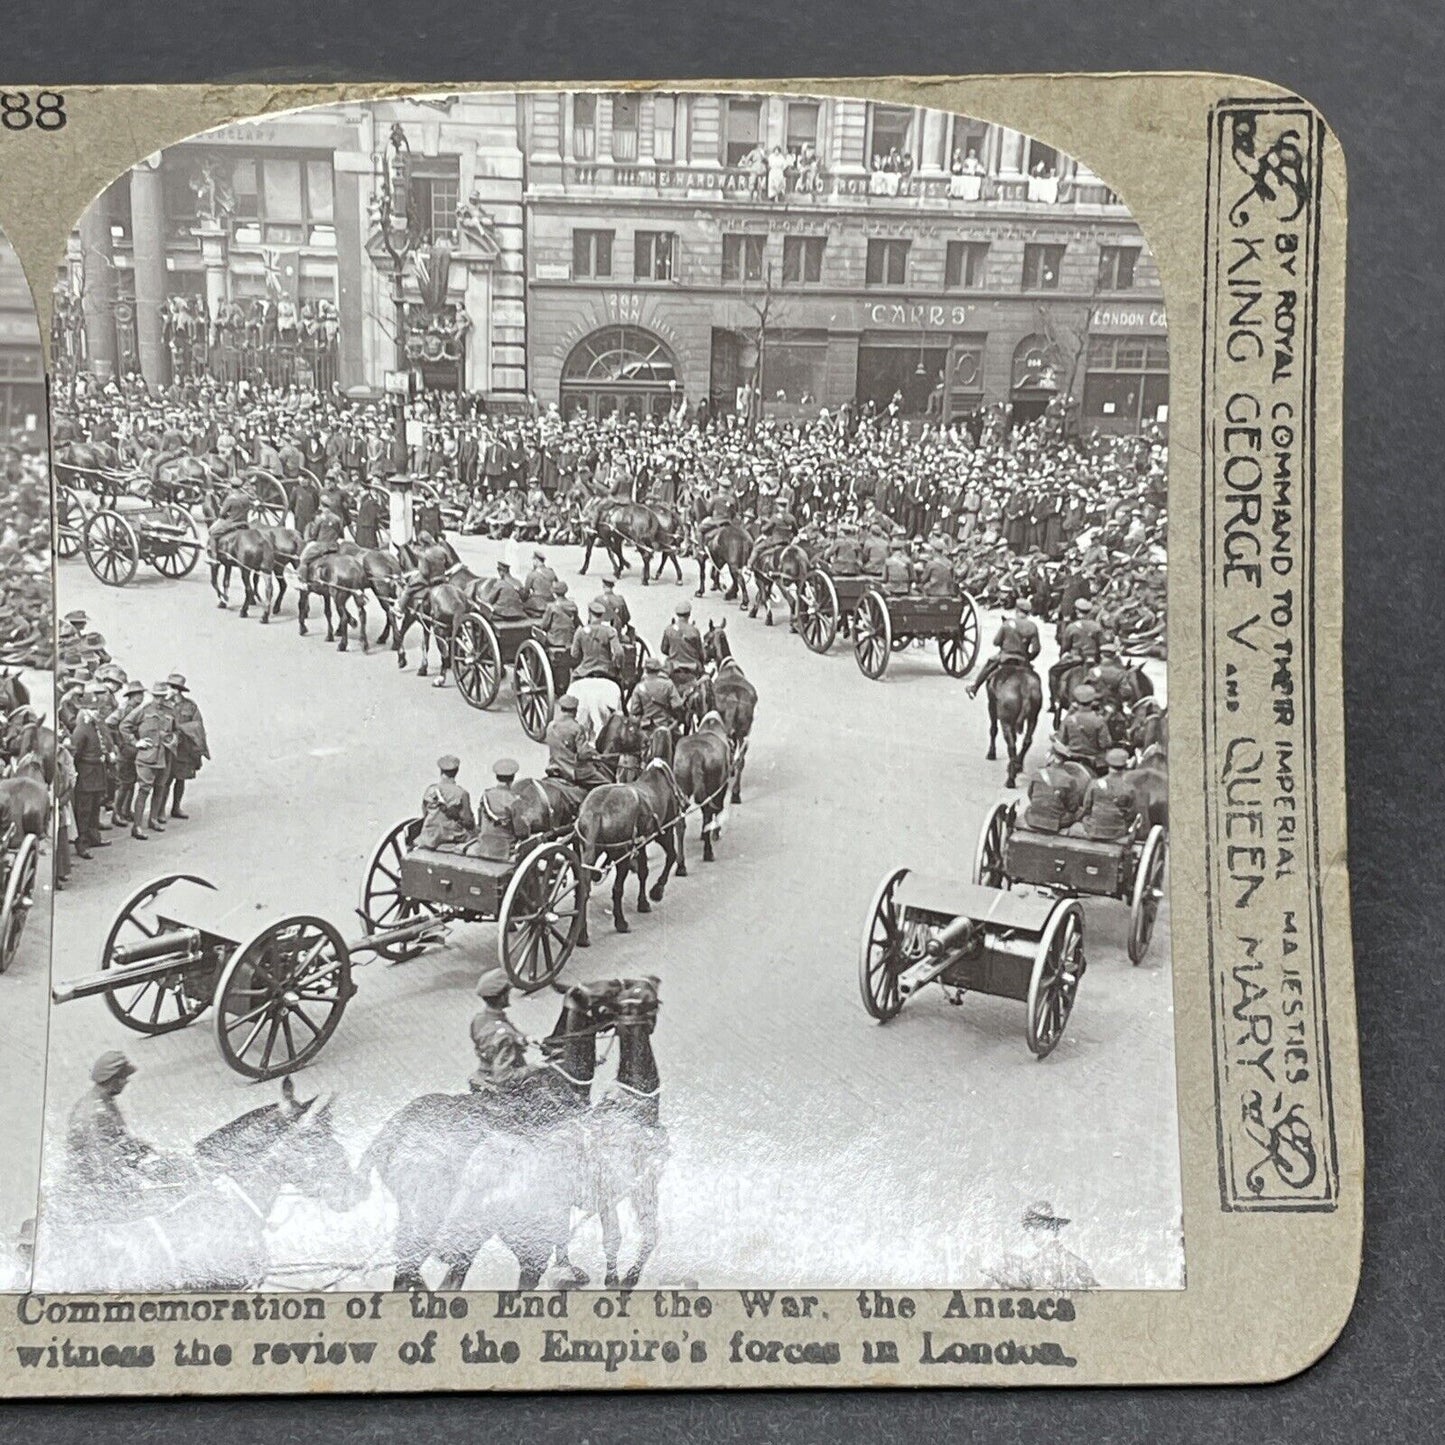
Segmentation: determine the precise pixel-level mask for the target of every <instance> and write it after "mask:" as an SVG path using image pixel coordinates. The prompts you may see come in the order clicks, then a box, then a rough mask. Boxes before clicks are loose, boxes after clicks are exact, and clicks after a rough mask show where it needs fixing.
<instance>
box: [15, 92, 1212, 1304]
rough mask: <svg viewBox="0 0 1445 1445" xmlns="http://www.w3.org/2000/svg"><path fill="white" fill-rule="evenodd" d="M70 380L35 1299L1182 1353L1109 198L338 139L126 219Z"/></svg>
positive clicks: (853, 139)
mask: <svg viewBox="0 0 1445 1445" xmlns="http://www.w3.org/2000/svg"><path fill="white" fill-rule="evenodd" d="M1139 143H1140V144H1141V145H1143V144H1146V143H1147V137H1146V136H1145V135H1143V134H1141V137H1140V142H1139ZM0 275H3V272H0ZM21 291H23V283H22V284H21V288H20V291H17V292H15V297H16V304H17V306H18V304H19V299H18V298H19V296H20V293H21ZM25 294H26V299H28V293H25ZM10 295H11V293H10V291H9V290H6V291H5V292H4V293H3V296H0V299H3V300H4V301H5V302H6V304H7V305H8V304H9V300H10ZM8 315H10V313H9V312H8V311H7V312H6V313H4V316H8ZM4 316H0V322H3V321H4ZM5 324H6V325H7V326H8V325H9V323H8V322H6V323H5ZM51 335H52V343H53V344H52V371H51V378H50V406H51V412H50V423H51V447H52V469H53V476H54V482H55V488H56V491H55V519H56V520H55V545H56V551H57V553H58V562H57V567H56V577H57V581H56V589H57V590H56V615H57V617H58V619H59V621H58V623H57V633H58V637H57V649H58V650H57V654H56V656H57V659H58V661H57V673H56V692H55V696H56V705H55V707H56V720H57V721H56V732H55V735H54V736H53V737H52V735H51V734H50V733H49V732H48V731H47V730H46V728H45V722H46V719H45V718H44V716H43V709H41V710H40V711H39V714H38V715H37V712H36V710H35V709H36V704H35V702H34V697H35V695H36V693H37V683H36V678H37V676H38V674H37V673H36V672H35V671H34V669H35V668H36V667H37V666H38V665H39V663H38V661H37V660H35V655H34V654H30V655H27V656H26V657H21V656H20V654H19V653H17V654H16V657H15V659H14V661H15V663H16V665H22V664H23V666H24V667H25V669H26V671H25V677H26V680H27V682H28V685H29V687H30V690H31V696H32V701H31V704H30V707H31V711H30V712H29V713H28V714H25V713H19V712H11V713H10V714H9V721H8V723H7V725H6V726H7V733H6V755H7V758H9V759H13V761H10V762H7V765H6V766H7V768H9V769H11V770H12V771H14V772H15V773H17V774H19V775H26V776H28V775H29V773H31V772H33V771H34V770H35V769H36V768H37V767H39V766H41V765H42V764H43V766H44V767H45V768H47V769H50V770H53V772H54V774H55V776H56V778H57V780H58V786H59V791H58V796H57V801H58V803H59V807H58V809H57V820H56V840H57V841H56V859H57V865H58V869H59V874H58V876H59V877H60V878H63V880H64V891H63V892H62V893H61V895H60V897H59V898H58V900H57V905H56V909H55V917H54V933H55V949H54V960H53V965H52V969H51V979H50V985H51V1001H50V1008H49V1017H48V1023H47V1022H46V1020H45V1019H44V1018H41V1019H40V1020H39V1021H38V1022H32V1023H30V1024H26V1025H25V1028H26V1037H27V1038H29V1039H31V1040H33V1039H34V1038H36V1037H37V1036H43V1032H44V1030H45V1029H46V1028H48V1038H49V1043H48V1060H47V1063H46V1090H45V1104H44V1149H43V1159H42V1166H41V1198H40V1204H39V1209H38V1213H37V1212H36V1211H33V1210H32V1211H31V1212H30V1214H26V1215H25V1216H24V1217H23V1218H20V1217H16V1216H18V1215H19V1210H18V1204H17V1207H16V1208H7V1214H6V1216H5V1218H4V1220H0V1224H3V1225H4V1226H5V1227H7V1228H10V1227H12V1225H13V1226H14V1228H15V1229H16V1230H17V1231H18V1230H21V1229H23V1230H24V1231H25V1232H24V1235H23V1247H24V1250H25V1251H26V1253H27V1254H28V1252H29V1251H30V1250H31V1249H32V1248H33V1252H34V1271H35V1273H34V1283H35V1288H36V1289H37V1290H44V1291H49V1292H61V1291H70V1292H82V1293H84V1292H97V1291H117V1290H133V1291H152V1292H167V1291H204V1290H219V1289H226V1290H266V1291H281V1290H303V1291H308V1292H312V1291H317V1292H319V1291H326V1290H345V1291H358V1290H374V1289H390V1288H393V1287H396V1288H408V1287H419V1286H421V1285H426V1286H428V1287H430V1288H449V1289H458V1288H462V1287H464V1286H465V1287H469V1288H472V1289H515V1288H518V1287H519V1286H520V1287H521V1288H532V1287H535V1286H538V1285H539V1284H540V1285H545V1286H553V1287H567V1286H582V1285H586V1284H588V1283H591V1284H593V1285H597V1286H601V1285H603V1284H607V1285H619V1284H620V1285H622V1286H624V1287H632V1286H636V1285H643V1286H648V1287H655V1288H663V1287H667V1286H676V1287H679V1288H694V1289H695V1288H704V1289H705V1288H710V1287H716V1288H724V1287H734V1288H740V1289H748V1288H762V1287H767V1288H788V1287H790V1286H797V1287H800V1288H801V1287H813V1288H839V1289H859V1288H862V1287H864V1286H867V1287H870V1288H873V1287H890V1286H892V1287H897V1286H912V1287H915V1288H920V1289H925V1288H940V1289H947V1288H963V1287H969V1288H977V1289H985V1288H999V1289H1015V1290H1055V1291H1057V1290H1087V1289H1101V1290H1177V1289H1181V1288H1182V1287H1183V1285H1184V1282H1185V1260H1186V1241H1185V1227H1184V1219H1183V1210H1182V1194H1181V1178H1180V1146H1179V1129H1178V1101H1177V1093H1176V1075H1175V1053H1174V1049H1175V1033H1174V1007H1173V997H1174V994H1173V975H1172V967H1173V959H1172V955H1171V938H1170V907H1169V882H1170V865H1169V817H1168V811H1169V804H1168V734H1169V726H1168V661H1167V655H1166V652H1167V650H1166V597H1167V577H1168V564H1167V557H1168V554H1167V548H1168V510H1167V505H1168V495H1167V470H1168V446H1169V420H1170V350H1169V334H1168V325H1167V319H1166V308H1165V296H1164V292H1163V288H1162V284H1161V281H1160V275H1159V270H1158V267H1157V265H1156V262H1155V258H1154V255H1153V254H1152V252H1151V249H1150V242H1149V238H1148V237H1147V236H1146V235H1145V234H1144V233H1143V231H1142V230H1141V229H1140V227H1139V225H1138V224H1137V222H1136V220H1135V218H1134V216H1133V214H1132V213H1131V211H1130V209H1129V206H1128V204H1127V197H1124V196H1121V195H1119V194H1117V193H1116V192H1115V191H1114V190H1113V189H1111V186H1110V182H1109V178H1108V177H1107V176H1105V175H1098V174H1095V173H1094V172H1093V171H1092V170H1091V169H1090V168H1089V166H1088V165H1087V164H1086V163H1085V160H1084V159H1082V158H1081V157H1078V156H1075V155H1072V154H1068V153H1066V152H1065V151H1064V150H1061V149H1059V148H1057V147H1056V146H1055V145H1053V144H1052V143H1051V142H1050V138H1049V136H1048V135H1046V134H1040V135H1031V134H1024V133H1022V132H1020V131H1018V130H1014V129H1010V128H1008V127H1007V126H1004V125H1001V124H997V123H995V122H993V121H991V120H989V119H987V118H986V117H981V116H970V115H963V114H950V113H946V112H944V111H939V110H931V109H926V108H922V107H918V106H902V105H896V104H887V103H883V102H881V101H869V100H862V99H850V98H847V97H842V96H828V97H819V96H812V95H807V94H776V93H772V94H761V93H742V92H729V91H718V90H704V91H697V92H691V93H689V92H666V93H664V92H661V91H657V90H598V91H519V92H503V91H490V92H477V93H443V94H419V95H416V96H413V97H408V98H405V99H400V100H385V101H380V100H378V101H365V102H362V101H357V102H351V103H338V104H332V105H327V106H323V107H318V108H315V109H309V110H299V111H291V112H286V113H280V114H274V115H268V116H267V117H265V118H264V119H259V120H255V121H246V122H237V123H234V124H230V125H227V126H224V127H222V128H220V129H217V130H211V131H207V132H204V133H202V134H199V135H195V136H193V137H191V138H189V139H187V140H185V141H183V142H181V143H178V144H175V145H173V146H170V147H168V148H166V149H163V150H160V151H157V152H155V153H153V154H151V155H149V156H147V157H146V158H145V159H143V160H141V161H140V162H139V163H137V164H135V165H134V166H133V167H132V168H131V169H130V170H129V171H127V172H126V173H125V174H123V175H120V176H118V177H116V178H115V179H114V180H113V182H112V183H111V184H109V185H108V186H107V187H106V189H105V190H104V191H103V192H102V193H101V194H100V195H98V196H97V197H96V198H95V200H94V201H93V203H92V204H91V205H90V206H89V207H88V208H87V209H86V210H85V212H84V214H82V215H80V216H78V217H77V218H76V221H75V225H74V229H73V231H72V233H71V236H70V241H69V245H68V249H67V253H66V257H65V260H64V264H63V266H62V267H61V268H60V271H59V274H57V276H56V277H55V292H54V309H53V323H52V328H51ZM3 339H4V341H5V343H6V344H5V346H4V349H3V351H0V356H3V355H4V354H5V353H7V352H10V351H12V350H13V351H14V352H15V355H14V356H13V357H12V358H11V359H10V360H9V362H8V363H7V365H8V368H9V369H8V371H7V373H6V379H5V382H4V384H3V385H0V408H3V411H0V418H3V419H4V420H5V421H6V422H7V424H8V427H9V436H10V437H11V438H12V446H11V449H10V452H9V453H7V462H6V466H7V485H6V497H7V505H9V506H11V507H12V508H15V507H17V506H19V505H20V502H19V501H17V498H21V499H24V498H31V497H32V492H31V490H30V487H29V483H30V480H31V479H32V478H34V477H35V476H38V475H39V474H40V469H41V468H43V465H44V463H43V456H42V454H41V452H40V445H41V443H40V439H41V438H42V437H43V431H44V429H43V426H40V427H30V426H29V425H28V424H29V422H30V420H31V413H30V411H28V410H27V409H26V408H27V405H28V401H27V398H31V396H32V391H33V400H34V404H35V405H36V406H38V405H39V398H40V397H41V396H42V395H43V388H42V386H41V383H40V380H39V370H38V363H37V367H36V372H35V382H34V385H33V387H31V386H30V384H29V383H28V382H27V381H26V380H25V377H26V375H27V374H28V373H25V363H24V362H23V361H22V359H21V356H20V350H21V348H17V347H12V346H11V345H10V344H9V341H10V332H9V331H8V330H7V331H6V332H5V334H4V337H3ZM27 438H30V440H27ZM27 505H28V503H27ZM12 532H13V541H12ZM48 533H49V528H48V519H46V518H43V517H42V518H40V519H39V520H38V521H37V522H36V524H35V526H34V527H32V528H30V529H29V531H26V529H25V528H23V527H21V525H20V524H19V523H18V522H16V523H14V524H13V525H12V526H11V527H7V531H6V534H5V545H6V547H7V548H8V549H12V550H11V551H9V552H7V557H6V568H7V616H6V618H5V619H4V626H5V628H6V629H7V636H8V635H9V630H12V624H13V630H14V631H15V632H16V633H17V635H19V634H21V633H23V634H24V636H25V637H27V638H31V640H32V641H36V645H37V646H38V639H40V638H41V637H42V635H44V636H45V637H46V647H47V648H48V646H49V643H48V634H44V633H43V629H44V628H45V626H46V625H47V622H46V619H45V616H44V613H43V609H41V608H38V607H33V608H32V607H29V606H28V604H27V603H26V601H25V599H26V598H28V597H29V595H30V594H29V592H25V593H24V594H23V596H22V595H21V594H20V593H19V592H16V593H14V594H12V592H11V590H10V583H9V581H8V576H9V572H10V570H11V569H19V571H20V572H21V573H22V574H23V576H24V577H26V578H28V577H30V576H32V575H35V576H47V577H48V571H47V570H46V569H47V567H48V556H47V552H46V546H47V543H48V540H49V535H48ZM12 595H13V597H14V599H15V600H14V601H13V602H12ZM9 614H14V616H11V615H9ZM27 627H29V628H30V629H31V631H30V632H26V631H25V629H26V628H27ZM6 646H7V647H8V646H9V644H8V643H7V644H6ZM6 661H7V662H9V661H10V657H9V654H8V653H7V654H6ZM11 672H13V668H12V669H9V670H8V671H7V682H6V683H5V686H7V687H11V688H12V689H15V688H18V686H19V684H18V682H15V681H10V680H9V674H10V673H11ZM12 704H13V706H15V707H17V708H23V707H24V706H25V704H24V698H23V695H22V694H21V693H20V692H19V691H15V692H13V695H12ZM17 716H21V717H24V718H25V719H26V722H25V726H22V727H20V728H18V729H17V727H16V725H15V719H16V717H17ZM17 734H18V737H17ZM48 775H49V774H48V773H47V776H48ZM6 786H15V785H14V784H9V783H7V784H6ZM67 790H68V791H67ZM10 829H11V832H10V834H7V842H6V859H7V866H8V868H9V869H10V872H11V876H12V877H13V876H14V874H15V870H16V869H17V868H19V869H20V870H21V872H22V875H23V869H24V866H25V864H26V859H27V858H28V857H30V856H31V855H30V854H27V852H26V848H27V847H28V842H27V841H25V836H26V835H25V829H24V828H23V827H22V828H20V829H18V830H17V829H16V826H15V823H14V820H13V818H12V820H11V824H10ZM11 834H13V835H14V837H12V836H11ZM17 838H18V839H21V840H22V841H19V842H17V841H16V839H17ZM30 866H31V868H32V873H33V864H31V865H30ZM21 891H22V893H25V894H26V901H27V902H28V900H29V892H28V890H27V889H25V888H24V887H22V890H21ZM7 897H8V894H7ZM39 911H40V910H38V909H37V917H36V918H35V920H34V921H33V923H32V927H31V929H30V930H28V931H27V933H26V936H25V940H24V945H23V947H22V949H21V952H20V955H19V959H20V967H21V972H22V977H33V976H35V975H38V974H41V973H43V968H44V965H43V962H42V961H40V960H35V961H33V962H32V963H31V965H30V966H28V967H26V966H25V964H24V960H25V949H26V948H28V947H29V946H30V944H31V942H32V939H33V938H34V937H35V936H36V935H38V934H39V932H40V931H41V930H40V929H39V928H38V927H37V926H36V925H38V924H39V917H38V914H39ZM8 927H9V925H8V924H7V930H8ZM9 936H10V935H9V932H8V931H7V932H6V933H5V938H6V939H7V940H8V938H9ZM13 971H14V969H13V968H12V972H13ZM11 982H12V980H11V979H10V978H9V977H6V978H3V979H0V997H3V996H4V995H5V994H7V993H8V992H9V987H10V984H11ZM42 1008H43V1000H42ZM5 1015H6V1016H5V1024H4V1027H6V1028H7V1029H10V1028H19V1027H20V1026H21V1025H22V1023H23V1020H22V1019H20V1018H19V1017H18V1016H15V1017H12V1016H11V1014H10V1011H9V1010H6V1011H5ZM37 1031H39V1033H37ZM13 1087H16V1085H15V1084H14V1083H13V1082H12V1088H13ZM32 1117H33V1114H32ZM23 1118H24V1114H23V1111H20V1110H12V1111H11V1121H12V1122H11V1127H18V1126H19V1122H20V1121H22V1120H23ZM12 1157H14V1156H13V1155H12ZM32 1197H33V1190H32ZM11 1202H12V1201H10V1200H7V1206H9V1205H10V1204H11ZM31 1215H34V1217H33V1218H32V1217H31ZM16 1237H17V1239H18V1238H20V1237H21V1236H20V1235H18V1234H17V1236H16Z"/></svg>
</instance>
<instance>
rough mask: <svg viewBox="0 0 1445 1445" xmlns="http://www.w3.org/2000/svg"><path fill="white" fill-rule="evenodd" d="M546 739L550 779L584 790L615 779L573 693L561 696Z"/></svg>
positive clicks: (544, 740)
mask: <svg viewBox="0 0 1445 1445" xmlns="http://www.w3.org/2000/svg"><path fill="white" fill-rule="evenodd" d="M608 631H611V629H610V628H609V629H608ZM542 741H543V742H545V743H546V745H547V776H548V777H549V778H557V779H559V780H560V781H561V782H564V783H571V784H572V786H573V787H576V788H583V789H587V788H595V787H598V786H600V785H601V784H602V783H610V782H611V781H612V779H611V777H610V776H609V775H608V773H607V769H606V766H605V765H604V763H603V761H602V756H601V754H600V753H598V751H597V749H596V748H595V747H593V745H592V740H591V738H589V737H588V736H587V730H586V729H585V728H584V727H583V726H582V724H581V723H579V722H578V721H577V699H576V698H575V697H572V696H571V695H570V694H569V695H568V696H566V697H562V698H558V700H557V716H556V717H554V718H553V719H552V721H551V722H550V723H548V724H547V733H546V736H545V737H544V738H543V739H542Z"/></svg>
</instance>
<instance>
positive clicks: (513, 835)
mask: <svg viewBox="0 0 1445 1445" xmlns="http://www.w3.org/2000/svg"><path fill="white" fill-rule="evenodd" d="M517 767H518V765H517V761H516V759H515V758H498V759H497V761H496V762H495V763H493V764H492V772H493V774H494V775H495V777H496V780H497V781H496V782H495V783H494V784H493V785H492V786H491V787H490V788H487V789H485V790H484V791H483V793H482V796H481V806H480V807H479V808H478V809H477V831H476V833H475V834H474V835H473V837H472V838H471V840H470V841H469V842H468V843H467V844H466V846H465V847H464V848H463V849H462V852H464V853H465V854H466V855H467V856H468V857H469V858H491V859H493V860H495V861H497V862H505V861H506V860H507V859H508V858H510V857H511V856H512V854H513V853H514V852H515V851H516V847H517V843H518V841H519V840H518V837H517V832H516V826H515V824H514V822H513V819H512V805H513V804H514V803H515V802H516V801H517V790H516V788H515V787H514V786H513V785H514V784H515V782H516V779H517Z"/></svg>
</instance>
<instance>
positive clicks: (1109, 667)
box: [1088, 638, 1129, 707]
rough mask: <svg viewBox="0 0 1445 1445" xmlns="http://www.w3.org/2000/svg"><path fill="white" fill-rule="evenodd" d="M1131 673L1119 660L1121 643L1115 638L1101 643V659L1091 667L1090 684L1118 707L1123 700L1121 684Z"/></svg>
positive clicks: (1100, 694) (1089, 673)
mask: <svg viewBox="0 0 1445 1445" xmlns="http://www.w3.org/2000/svg"><path fill="white" fill-rule="evenodd" d="M1128 675H1129V669H1128V668H1127V667H1125V666H1124V664H1123V663H1122V662H1120V661H1119V644H1118V643H1117V642H1116V641H1114V639H1113V638H1108V639H1106V640H1104V641H1102V642H1101V643H1100V645H1099V661H1098V663H1097V664H1096V665H1095V666H1094V667H1091V668H1090V669H1089V672H1088V681H1089V685H1090V686H1091V687H1092V688H1093V689H1094V691H1095V692H1097V693H1098V695H1099V696H1100V697H1101V698H1103V699H1105V700H1106V701H1107V702H1110V703H1112V704H1113V705H1114V706H1115V707H1118V706H1120V705H1121V704H1122V702H1123V697H1122V695H1121V692H1120V685H1121V684H1122V683H1123V681H1124V679H1125V678H1126V677H1127V676H1128Z"/></svg>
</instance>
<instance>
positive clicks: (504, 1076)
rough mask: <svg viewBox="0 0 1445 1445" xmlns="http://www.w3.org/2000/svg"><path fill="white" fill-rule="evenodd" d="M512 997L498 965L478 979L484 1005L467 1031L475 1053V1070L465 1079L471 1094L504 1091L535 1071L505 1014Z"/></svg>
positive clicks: (524, 1044) (523, 1037)
mask: <svg viewBox="0 0 1445 1445" xmlns="http://www.w3.org/2000/svg"><path fill="white" fill-rule="evenodd" d="M511 996H512V985H511V981H510V980H509V979H508V978H507V975H506V974H505V973H503V972H502V970H501V969H499V968H493V969H489V970H488V971H487V972H486V973H484V974H483V975H482V976H481V978H479V979H478V980H477V997H478V998H479V999H481V1000H482V1005H483V1007H482V1011H481V1012H480V1013H479V1014H477V1015H476V1016H475V1017H474V1018H473V1019H472V1023H471V1030H470V1032H471V1036H472V1049H473V1051H474V1052H475V1054H476V1056H477V1067H476V1072H475V1073H473V1074H472V1076H471V1078H470V1080H469V1081H468V1082H469V1083H470V1084H471V1089H472V1092H473V1093H474V1094H502V1093H505V1092H506V1091H507V1090H509V1089H511V1088H514V1087H515V1086H516V1085H517V1084H519V1083H521V1082H522V1080H523V1079H526V1078H528V1077H530V1076H531V1075H532V1074H533V1073H534V1072H535V1070H534V1069H533V1067H532V1066H531V1065H530V1064H528V1062H527V1038H526V1035H525V1034H523V1033H522V1032H521V1031H520V1030H519V1029H518V1028H517V1027H516V1025H515V1024H513V1023H512V1021H511V1019H509V1018H508V1017H507V1005H508V1004H509V1003H510V1002H511Z"/></svg>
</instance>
